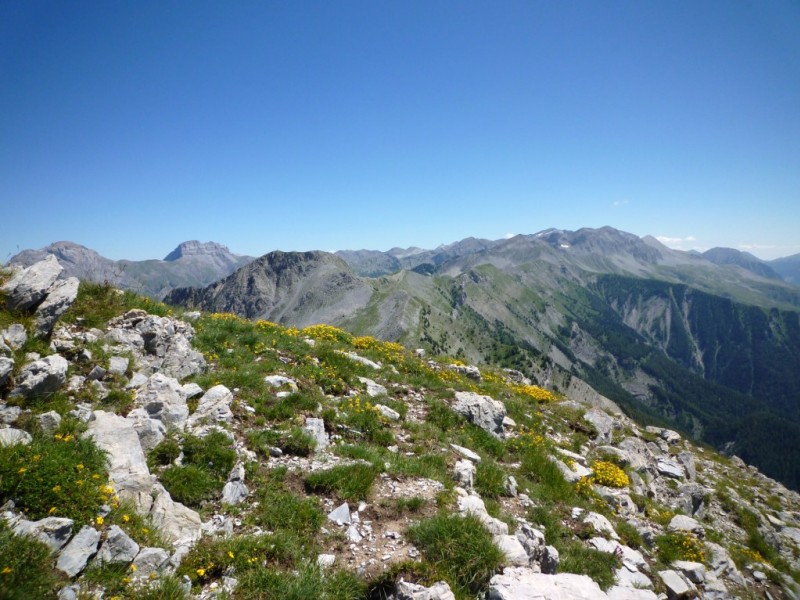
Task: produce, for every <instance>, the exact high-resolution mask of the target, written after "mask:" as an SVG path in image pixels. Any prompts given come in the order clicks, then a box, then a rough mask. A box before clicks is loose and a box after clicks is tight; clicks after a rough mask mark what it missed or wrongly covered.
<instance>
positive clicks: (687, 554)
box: [673, 531, 706, 563]
mask: <svg viewBox="0 0 800 600" xmlns="http://www.w3.org/2000/svg"><path fill="white" fill-rule="evenodd" d="M673 538H674V540H675V541H676V542H677V543H678V547H679V548H680V551H681V558H682V560H688V561H691V562H699V563H704V562H705V560H706V553H705V548H704V546H703V542H701V541H700V540H699V539H697V538H696V537H695V536H694V534H692V533H689V532H688V531H686V532H676V533H674V534H673Z"/></svg>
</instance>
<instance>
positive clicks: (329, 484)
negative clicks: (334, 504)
mask: <svg viewBox="0 0 800 600" xmlns="http://www.w3.org/2000/svg"><path fill="white" fill-rule="evenodd" d="M377 475H378V470H377V469H376V468H375V467H374V466H372V465H364V464H355V465H343V466H337V467H333V468H332V469H327V470H325V471H317V472H316V473H311V474H310V475H308V476H307V477H306V479H305V485H306V489H307V490H308V491H309V492H314V493H318V494H336V495H337V496H339V497H340V498H341V499H342V500H348V501H355V500H365V499H366V498H367V496H368V495H369V492H370V490H371V489H372V484H373V482H374V481H375V477H376V476H377Z"/></svg>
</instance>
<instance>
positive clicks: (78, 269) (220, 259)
mask: <svg viewBox="0 0 800 600" xmlns="http://www.w3.org/2000/svg"><path fill="white" fill-rule="evenodd" d="M48 254H52V255H54V256H55V257H56V258H57V259H58V262H59V263H60V264H61V265H62V266H63V267H64V271H63V272H62V277H77V278H78V279H81V280H86V281H94V282H98V283H100V282H108V283H111V284H112V285H116V286H119V287H120V288H122V289H126V290H133V291H136V292H138V293H140V294H145V295H147V296H150V297H151V298H162V297H163V296H164V295H165V294H166V293H167V292H169V291H170V290H171V289H173V288H176V287H182V286H204V285H208V284H209V283H212V282H214V281H217V280H218V279H220V278H221V277H225V276H227V275H230V274H231V273H232V272H233V271H235V270H236V269H238V268H239V267H241V266H243V265H245V264H247V263H249V262H250V261H252V260H253V258H252V257H250V256H242V255H238V254H233V253H232V252H231V251H230V250H228V248H227V247H225V246H223V245H221V244H217V243H215V242H206V243H201V242H198V241H189V242H183V243H182V244H180V245H178V247H177V248H175V250H173V251H172V252H171V253H169V254H168V255H167V256H166V258H165V259H164V260H144V261H132V260H118V261H114V260H111V259H108V258H104V257H102V256H100V255H99V254H98V253H97V252H95V251H94V250H91V249H89V248H86V247H85V246H81V245H80V244H75V243H73V242H56V243H54V244H51V245H49V246H46V247H45V248H42V249H41V250H24V251H22V252H20V253H19V254H17V255H15V256H13V257H11V259H10V260H9V261H8V264H9V265H21V266H25V267H27V266H30V265H32V264H33V263H35V262H38V261H39V260H41V259H42V258H44V257H45V256H46V255H48Z"/></svg>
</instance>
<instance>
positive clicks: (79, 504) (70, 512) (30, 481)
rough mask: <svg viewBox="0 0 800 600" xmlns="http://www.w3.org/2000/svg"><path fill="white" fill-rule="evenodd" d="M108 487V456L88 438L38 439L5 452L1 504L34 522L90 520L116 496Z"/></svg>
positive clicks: (1, 453)
mask: <svg viewBox="0 0 800 600" xmlns="http://www.w3.org/2000/svg"><path fill="white" fill-rule="evenodd" d="M107 482H108V472H107V470H106V456H105V454H104V453H103V452H102V451H101V450H100V449H99V448H98V447H97V446H95V444H94V442H93V441H92V440H91V439H88V438H78V437H75V436H74V435H73V434H71V433H68V434H63V433H60V432H59V433H57V434H55V436H53V435H47V434H36V435H34V436H33V440H32V441H31V443H30V444H28V445H22V444H15V445H13V446H4V447H0V504H2V503H3V502H6V501H7V500H13V501H14V503H15V504H16V506H17V509H18V510H21V511H23V512H24V513H25V515H26V517H27V518H29V519H33V520H36V519H41V518H44V517H47V516H58V517H67V518H69V519H73V520H75V521H76V522H79V523H85V522H88V521H91V520H92V519H94V517H96V516H97V513H98V510H99V508H100V506H102V505H103V504H106V503H108V502H110V501H111V500H112V499H113V497H114V493H113V490H112V488H111V487H109V486H108V485H107Z"/></svg>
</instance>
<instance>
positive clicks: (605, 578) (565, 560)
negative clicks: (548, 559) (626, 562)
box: [558, 541, 622, 590]
mask: <svg viewBox="0 0 800 600" xmlns="http://www.w3.org/2000/svg"><path fill="white" fill-rule="evenodd" d="M558 551H559V557H560V560H559V563H558V569H559V571H560V572H562V573H578V574H582V575H588V576H589V577H591V578H592V579H594V580H595V581H596V582H597V584H598V585H599V586H600V588H601V589H603V590H606V589H608V588H609V587H611V586H612V585H614V573H615V571H616V570H617V569H618V568H619V567H620V566H622V563H621V561H620V559H619V558H617V557H616V556H614V555H613V554H611V553H608V552H600V551H598V550H595V549H594V548H588V547H586V546H584V545H583V543H582V542H578V541H575V542H572V543H569V544H566V545H563V546H561V547H560V548H558Z"/></svg>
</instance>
